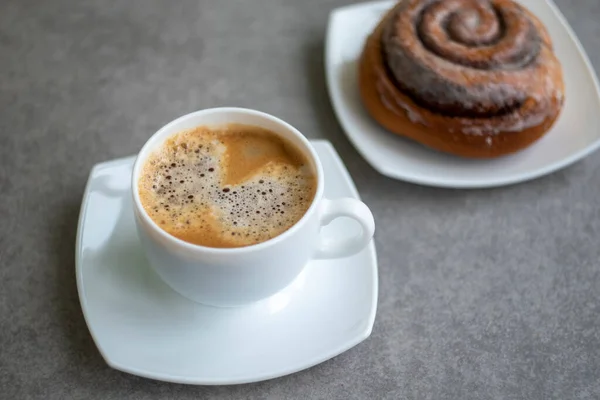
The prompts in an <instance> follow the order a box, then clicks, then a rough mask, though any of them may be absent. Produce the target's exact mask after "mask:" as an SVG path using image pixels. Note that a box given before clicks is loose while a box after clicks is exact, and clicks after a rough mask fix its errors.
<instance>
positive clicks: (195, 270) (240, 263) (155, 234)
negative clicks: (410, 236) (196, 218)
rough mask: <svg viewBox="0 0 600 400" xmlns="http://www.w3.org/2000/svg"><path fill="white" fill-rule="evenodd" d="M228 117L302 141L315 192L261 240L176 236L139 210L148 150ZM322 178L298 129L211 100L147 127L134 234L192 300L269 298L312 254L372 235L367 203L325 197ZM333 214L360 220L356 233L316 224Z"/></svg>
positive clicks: (352, 248) (352, 250)
mask: <svg viewBox="0 0 600 400" xmlns="http://www.w3.org/2000/svg"><path fill="white" fill-rule="evenodd" d="M230 123H238V124H247V125H255V126H260V127H262V128H266V129H268V130H270V131H273V132H274V133H277V134H278V135H280V136H281V137H283V138H285V139H287V140H288V141H290V142H292V143H293V144H294V145H295V146H296V147H297V148H298V149H300V150H301V151H302V152H303V153H304V154H305V155H306V156H307V159H308V160H309V161H310V163H311V164H312V167H313V169H314V171H315V172H316V175H317V190H316V194H315V196H314V199H313V201H312V203H311V205H310V207H309V208H308V210H307V211H306V213H305V214H304V216H303V217H302V218H301V219H300V220H299V221H298V222H297V223H296V224H295V225H294V226H292V227H291V228H290V229H288V230H287V231H285V232H283V233H282V234H280V235H278V236H276V237H274V238H272V239H270V240H267V241H265V242H262V243H259V244H255V245H251V246H247V247H239V248H225V249H223V248H211V247H205V246H199V245H195V244H191V243H188V242H185V241H183V240H180V239H178V238H176V237H174V236H172V235H170V234H168V233H167V232H165V231H164V230H162V229H161V228H160V227H159V226H158V225H157V224H156V223H155V222H154V221H153V220H152V219H151V218H150V216H149V215H148V214H147V213H146V211H145V210H144V208H143V206H142V204H141V202H140V196H139V193H138V178H139V176H140V170H141V168H142V166H143V164H144V162H145V161H146V159H147V158H148V156H149V154H150V153H151V152H152V151H153V150H154V149H156V148H158V147H159V146H161V145H162V144H163V143H164V142H165V140H166V139H167V138H169V137H170V136H172V135H174V134H176V133H178V132H181V131H184V130H187V129H191V128H194V127H197V126H219V125H226V124H230ZM324 184H325V183H324V181H323V167H322V165H321V161H320V160H319V157H318V156H317V154H316V152H315V150H314V149H313V147H312V146H311V144H310V143H309V141H308V140H307V139H306V138H305V137H304V136H303V135H302V134H301V133H300V132H299V131H298V130H297V129H295V128H294V127H292V126H291V125H289V124H288V123H286V122H284V121H282V120H280V119H278V118H276V117H273V116H271V115H268V114H265V113H263V112H260V111H254V110H248V109H243V108H212V109H206V110H201V111H197V112H194V113H191V114H188V115H184V116H182V117H180V118H178V119H176V120H174V121H173V122H171V123H169V124H167V125H165V126H164V127H162V128H161V129H160V130H159V131H158V132H156V133H155V134H154V135H152V137H151V138H150V139H149V140H148V141H147V142H146V144H145V145H144V146H143V147H142V149H141V151H140V153H139V154H138V156H137V159H136V161H135V164H134V166H133V175H132V184H131V187H132V192H133V193H132V194H133V204H134V214H135V221H136V225H137V230H138V234H139V237H140V240H141V242H142V246H143V249H144V252H145V254H146V256H147V258H148V261H149V263H150V265H151V266H152V267H153V268H154V270H155V271H156V272H157V273H158V275H159V276H160V277H161V278H162V279H163V280H164V281H165V282H166V283H167V284H168V285H169V286H171V287H172V288H173V289H174V290H175V291H177V292H179V293H180V294H181V295H183V296H185V297H187V298H189V299H191V300H193V301H196V302H199V303H204V304H209V305H214V306H237V305H243V304H247V303H252V302H255V301H258V300H261V299H264V298H267V297H269V296H271V295H273V294H275V293H277V292H278V291H280V290H281V289H283V288H285V287H286V286H287V285H289V284H290V283H291V282H292V281H293V280H294V278H296V277H297V276H298V274H299V273H300V272H301V271H302V270H303V268H304V267H305V266H306V264H307V263H308V262H309V261H310V260H311V259H327V258H339V257H347V256H351V255H353V254H356V253H358V252H359V251H360V250H362V249H363V248H364V247H365V246H366V245H367V244H368V243H369V242H370V241H371V239H372V237H373V233H374V231H375V223H374V221H373V215H372V214H371V211H370V210H369V208H368V207H367V206H366V205H365V204H364V203H362V202H360V201H358V200H356V199H351V198H342V199H325V198H323V190H324ZM338 217H350V218H352V219H354V220H355V221H357V222H358V223H359V224H360V225H361V227H362V230H361V233H360V234H359V235H357V236H351V237H346V238H332V237H323V235H321V234H320V232H319V231H320V229H321V227H322V226H325V225H327V224H329V223H330V222H331V221H332V220H334V219H335V218H338ZM323 268H326V266H324V267H323Z"/></svg>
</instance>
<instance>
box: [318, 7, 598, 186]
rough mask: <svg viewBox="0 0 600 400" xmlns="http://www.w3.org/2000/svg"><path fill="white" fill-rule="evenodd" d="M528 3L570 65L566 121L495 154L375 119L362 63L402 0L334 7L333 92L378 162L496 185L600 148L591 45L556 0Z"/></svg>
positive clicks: (566, 67) (452, 180)
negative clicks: (372, 37) (488, 156)
mask: <svg viewBox="0 0 600 400" xmlns="http://www.w3.org/2000/svg"><path fill="white" fill-rule="evenodd" d="M520 3H521V4H523V5H524V6H525V7H527V8H528V9H529V10H531V11H532V12H533V13H534V14H536V15H537V16H538V17H539V18H540V19H541V21H542V22H543V23H544V24H545V25H546V27H547V28H548V31H549V32H550V35H551V37H552V40H553V42H554V46H555V51H556V54H557V56H558V58H559V59H560V61H561V62H562V65H563V71H564V76H565V84H566V103H565V107H564V109H563V112H562V114H561V116H560V117H559V120H558V121H557V122H556V124H555V125H554V127H553V128H552V130H551V131H550V132H548V133H547V134H546V135H545V136H544V137H543V138H542V139H541V140H539V141H538V142H537V143H535V144H533V145H532V146H531V147H529V148H528V149H525V150H523V151H521V152H519V153H517V154H513V155H510V156H506V157H502V158H498V159H493V160H471V159H462V158H459V157H455V156H451V155H447V154H443V153H439V152H436V151H433V150H430V149H428V148H425V147H424V146H421V145H419V144H417V143H415V142H411V141H409V140H407V139H404V138H402V137H400V136H397V135H395V134H393V133H390V132H388V131H386V130H385V129H384V128H382V127H380V126H379V125H378V124H377V123H376V122H375V121H374V120H373V119H371V117H370V116H369V115H368V114H367V112H366V111H365V110H364V109H363V106H362V103H361V101H360V98H359V94H358V85H357V73H356V72H357V61H358V58H359V56H360V54H361V52H362V49H363V46H364V43H365V40H366V38H367V36H368V35H369V34H370V33H371V31H372V30H373V29H374V28H375V26H376V25H377V23H378V22H379V20H380V19H381V17H382V16H383V14H384V13H385V12H386V11H387V10H389V9H390V8H391V7H392V6H393V5H394V4H395V2H394V1H377V2H371V3H362V4H356V5H352V6H348V7H343V8H338V9H336V10H334V11H333V12H332V13H331V15H330V17H329V27H328V31H327V38H326V40H327V43H326V50H325V51H326V54H325V63H326V74H327V84H328V88H329V94H330V97H331V100H332V103H333V108H334V110H335V113H336V114H337V117H338V119H339V121H340V123H341V125H342V127H343V128H344V130H345V131H346V134H347V135H348V137H349V138H350V140H351V141H352V143H353V144H354V146H355V147H356V148H357V150H358V151H359V152H360V153H361V154H362V156H363V157H364V158H365V159H366V160H367V161H368V162H369V163H370V164H371V165H372V166H373V168H375V169H376V170H377V171H379V172H380V173H382V174H383V175H387V176H389V177H392V178H396V179H401V180H405V181H409V182H414V183H419V184H424V185H431V186H441V187H455V188H477V187H492V186H501V185H507V184H512V183H517V182H522V181H526V180H529V179H533V178H537V177H540V176H542V175H545V174H549V173H551V172H554V171H556V170H558V169H560V168H563V167H566V166H568V165H570V164H572V163H574V162H576V161H578V160H580V159H581V158H583V157H585V156H587V155H588V154H590V153H592V152H593V151H594V150H596V149H597V148H598V147H599V146H600V89H599V86H598V79H597V77H596V75H595V73H594V71H593V69H592V67H591V64H590V62H589V60H588V58H587V55H586V54H585V51H584V50H583V47H582V46H581V44H580V43H579V40H578V39H577V37H576V36H575V34H574V33H573V30H572V29H571V28H570V27H569V25H568V23H567V22H566V20H565V18H564V17H563V16H562V14H561V13H560V11H559V10H558V8H557V7H556V6H555V5H554V4H553V3H552V2H551V1H550V0H547V1H543V0H520Z"/></svg>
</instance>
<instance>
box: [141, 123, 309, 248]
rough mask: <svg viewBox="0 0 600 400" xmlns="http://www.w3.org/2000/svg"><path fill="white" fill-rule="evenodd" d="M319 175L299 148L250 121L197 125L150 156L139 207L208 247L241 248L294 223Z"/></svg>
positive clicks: (181, 235)
mask: <svg viewBox="0 0 600 400" xmlns="http://www.w3.org/2000/svg"><path fill="white" fill-rule="evenodd" d="M315 190H316V179H315V175H314V172H313V170H312V168H311V167H310V166H309V164H308V162H307V161H306V158H305V157H304V156H303V155H302V154H301V153H300V151H299V150H298V149H296V148H295V147H293V146H292V145H290V144H289V143H287V142H284V141H283V140H282V139H280V138H279V137H278V136H276V135H275V134H274V133H272V132H269V131H265V130H264V129H260V128H256V127H247V126H230V127H227V128H221V129H209V128H206V127H199V128H197V129H194V130H191V131H186V132H182V133H179V134H177V135H175V136H173V137H171V138H170V139H169V140H167V142H165V143H164V144H163V145H162V146H161V147H160V148H159V149H157V150H156V151H154V152H153V153H152V154H151V155H150V156H149V157H148V159H147V160H146V162H145V164H144V166H143V168H142V173H141V177H140V180H139V184H138V191H139V194H140V199H141V201H142V205H143V206H144V209H145V210H146V212H147V213H148V214H149V215H150V217H151V218H152V219H153V220H154V221H155V222H156V223H157V224H158V225H159V226H160V227H161V228H162V229H163V230H165V231H167V232H168V233H170V234H172V235H173V236H176V237H178V238H180V239H182V240H185V241H187V242H191V243H195V244H200V245H204V246H209V247H242V246H247V245H251V244H256V243H260V242H263V241H266V240H268V239H271V238H273V237H275V236H277V235H279V234H281V233H282V232H284V231H286V230H287V229H289V228H290V227H291V226H293V225H294V224H295V223H296V222H297V221H298V220H299V219H300V218H302V216H303V215H304V213H305V212H306V210H307V209H308V207H309V206H310V204H311V202H312V199H313V197H314V194H315Z"/></svg>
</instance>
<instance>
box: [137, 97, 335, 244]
mask: <svg viewBox="0 0 600 400" xmlns="http://www.w3.org/2000/svg"><path fill="white" fill-rule="evenodd" d="M214 113H240V114H248V115H253V116H257V117H260V118H264V119H267V120H271V121H272V122H275V123H276V124H277V125H280V126H281V128H282V129H287V130H288V131H290V132H291V133H292V134H294V136H296V138H297V139H299V140H300V142H301V143H302V144H303V145H304V147H305V149H301V150H302V151H303V152H304V153H305V155H306V156H308V157H310V159H311V160H312V162H313V164H314V167H315V174H316V177H317V189H316V191H315V194H314V196H313V199H312V202H311V204H310V206H309V207H308V209H307V210H306V212H305V213H304V215H303V216H302V218H300V219H299V220H298V221H296V223H295V224H294V225H292V226H291V227H290V228H288V229H287V230H286V231H284V232H282V233H280V234H279V235H277V236H275V237H273V238H271V239H269V240H265V241H264V242H260V243H257V244H251V245H248V246H243V247H226V248H221V247H209V246H202V245H199V244H194V243H190V242H186V241H185V240H182V239H179V238H177V237H175V236H173V235H171V234H170V233H168V232H166V231H165V230H163V229H162V228H161V227H160V226H158V224H157V223H156V222H154V220H153V219H152V218H150V216H149V215H148V213H147V212H146V209H145V208H144V206H143V205H142V203H141V200H140V195H139V191H138V180H139V174H140V169H141V166H142V164H143V163H144V161H146V159H147V158H148V155H149V154H148V153H149V152H150V151H151V149H152V148H155V147H156V145H157V144H158V143H164V141H165V140H166V139H167V138H169V137H171V136H172V135H175V134H177V133H178V132H180V131H175V132H174V133H172V134H169V135H165V136H164V137H163V138H162V139H158V138H159V137H160V136H163V134H164V132H165V131H168V130H170V129H172V128H173V126H175V125H177V124H179V123H181V122H183V121H185V120H188V119H193V118H198V117H202V116H205V115H208V114H214ZM198 126H202V123H199V124H198ZM272 131H273V132H275V133H278V131H277V130H272ZM157 142H158V143H157ZM323 190H324V183H323V166H322V165H321V160H320V159H319V157H318V155H317V153H316V151H315V149H314V148H313V146H312V145H311V144H310V142H309V140H308V139H307V138H306V136H304V135H303V134H302V133H301V132H300V131H299V130H298V129H296V128H295V127H294V126H292V125H291V124H289V123H288V122H285V121H284V120H282V119H280V118H278V117H275V116H274V115H271V114H268V113H266V112H263V111H258V110H255V109H250V108H242V107H215V108H205V109H202V110H198V111H194V112H191V113H188V114H185V115H182V116H180V117H178V118H176V119H174V120H172V121H171V122H169V123H167V124H165V125H163V126H162V127H161V128H160V129H158V130H157V131H156V132H155V133H154V134H152V136H150V137H149V138H148V140H146V142H145V143H144V145H143V146H142V148H141V149H140V150H139V152H138V154H137V155H136V158H135V162H134V164H133V169H132V172H131V192H132V196H133V204H134V207H135V208H136V211H137V213H136V214H137V215H138V216H139V217H140V218H142V219H143V220H144V222H145V225H146V226H148V227H150V229H152V230H153V231H155V232H156V233H157V234H158V235H159V236H161V238H163V239H164V240H167V241H170V242H172V243H174V244H176V245H178V246H181V247H183V248H185V249H186V250H190V251H202V252H204V253H211V254H234V253H246V252H255V251H260V250H264V249H267V248H269V247H272V246H274V245H276V244H278V243H280V242H282V241H284V240H286V239H287V238H288V237H290V236H292V235H293V234H294V233H295V232H296V231H298V230H299V229H300V228H301V226H302V225H304V224H305V223H306V221H307V220H308V219H309V218H310V216H311V215H312V214H313V213H314V212H315V210H316V208H317V206H318V203H319V199H320V198H321V197H322V195H323Z"/></svg>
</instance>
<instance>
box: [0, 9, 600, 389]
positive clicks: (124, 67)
mask: <svg viewBox="0 0 600 400" xmlns="http://www.w3.org/2000/svg"><path fill="white" fill-rule="evenodd" d="M540 1H542V0H540ZM348 3H349V1H344V0H302V1H296V0H247V1H234V0H226V1H219V2H217V1H209V0H178V1H167V0H128V1H123V0H81V1H75V0H52V1H33V0H2V1H1V2H0V192H1V194H2V197H1V200H0V398H2V399H11V400H12V399H14V400H19V399H65V400H66V399H103V400H109V399H129V400H137V399H178V400H183V399H230V398H248V399H266V398H269V399H295V398H298V399H308V398H310V399H345V400H347V399H380V398H381V399H383V398H388V399H432V400H440V399H460V400H467V399H562V400H565V399H598V398H600V155H599V154H594V155H591V156H590V157H588V158H587V159H585V160H584V161H582V162H579V163H577V164H576V165H574V166H572V167H570V168H568V169H566V170H563V171H561V172H558V173H555V174H552V175H551V176H547V177H545V178H542V179H538V180H535V181H533V182H529V183H525V184H520V185H515V186H510V187H504V188H498V189H491V190H468V191H464V190H446V189H434V188H426V187H420V186H416V185H411V184H407V183H403V182H399V181H394V180H391V179H388V178H385V177H383V176H381V175H379V174H378V173H376V172H375V171H374V170H373V169H372V168H371V167H369V166H368V165H367V163H366V162H365V161H364V160H363V159H362V158H361V157H360V156H359V155H358V153H357V152H356V150H355V149H354V148H353V147H352V146H351V144H350V142H349V141H348V139H347V138H346V137H345V135H344V133H343V132H342V129H341V128H340V126H339V124H338V122H337V120H336V118H335V116H334V114H333V111H332V108H331V105H330V103H329V99H328V95H327V91H326V87H325V78H324V70H323V48H324V43H323V40H324V34H325V29H326V25H327V18H328V14H329V11H330V10H331V9H333V8H336V7H338V6H342V5H344V4H348ZM557 3H558V5H559V7H560V9H561V10H562V11H563V13H564V14H565V16H566V18H567V19H568V20H569V22H570V23H571V24H572V26H573V28H574V30H575V31H576V33H577V34H578V35H579V38H580V40H581V42H582V43H583V45H584V47H585V48H586V50H587V51H588V54H589V56H590V58H591V60H592V63H593V64H594V66H595V67H596V68H600V40H598V38H599V37H600V23H599V22H598V21H600V2H598V0H577V1H569V0H557ZM219 105H235V106H242V107H251V108H257V109H260V110H263V111H266V112H268V113H271V114H274V115H276V116H279V117H281V118H283V119H284V120H286V121H288V122H290V123H292V124H293V125H295V126H296V127H298V128H299V129H300V130H301V131H302V132H304V133H305V134H306V135H307V136H309V137H311V138H325V139H328V140H330V141H331V142H332V143H333V144H334V146H335V147H336V149H337V150H338V152H339V153H340V155H341V156H342V158H343V160H344V162H345V163H346V165H347V167H348V169H349V171H350V173H351V175H352V177H353V178H354V180H355V182H356V185H357V187H358V190H359V191H360V193H361V195H362V198H363V200H364V201H365V202H366V203H367V204H368V205H369V206H370V207H371V209H372V210H373V213H374V215H375V218H376V223H377V234H376V243H377V250H378V257H379V276H380V293H379V308H378V313H377V319H376V322H375V326H374V329H373V334H372V335H371V337H370V338H368V339H367V340H366V341H364V342H363V343H361V344H359V345H358V346H357V347H355V348H353V349H351V350H350V351H348V352H346V353H344V354H342V355H340V356H338V357H335V358H334V359H332V360H330V361H327V362H325V363H323V364H320V365H318V366H316V367H313V368H311V369H309V370H306V371H302V372H299V373H296V374H293V375H291V376H286V377H283V378H278V379H274V380H271V381H267V382H262V383H255V384H247V385H241V386H231V387H198V386H186V385H177V384H169V383H163V382H156V381H151V380H147V379H143V378H139V377H136V376H132V375H128V374H126V373H122V372H118V371H115V370H112V369H111V368H109V367H108V366H107V365H106V364H105V363H104V361H103V360H102V358H101V356H100V354H99V352H98V350H97V349H96V347H95V346H94V343H93V342H92V339H91V337H90V334H89V332H88V330H87V328H86V325H85V322H84V319H83V316H82V313H81V309H80V307H79V300H78V297H77V290H76V285H75V273H74V245H75V235H76V228H77V218H78V213H79V207H80V202H81V196H82V194H83V189H84V185H85V182H86V179H87V176H88V173H89V170H90V168H91V167H92V166H93V165H94V164H95V163H98V162H101V161H105V160H109V159H112V158H116V157H122V156H127V155H131V154H134V153H135V152H136V151H137V150H138V149H139V148H140V147H141V145H142V144H143V143H144V141H145V140H146V138H147V137H148V136H150V135H151V134H152V133H153V132H154V131H155V130H156V129H157V128H159V127H160V126H161V125H163V124H164V123H166V122H168V121H170V120H172V119H174V118H176V117H178V116H180V115H182V114H185V113H188V112H190V111H193V110H197V109H201V108H206V107H213V106H219ZM599 112H600V110H599ZM598 129H600V127H598Z"/></svg>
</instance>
